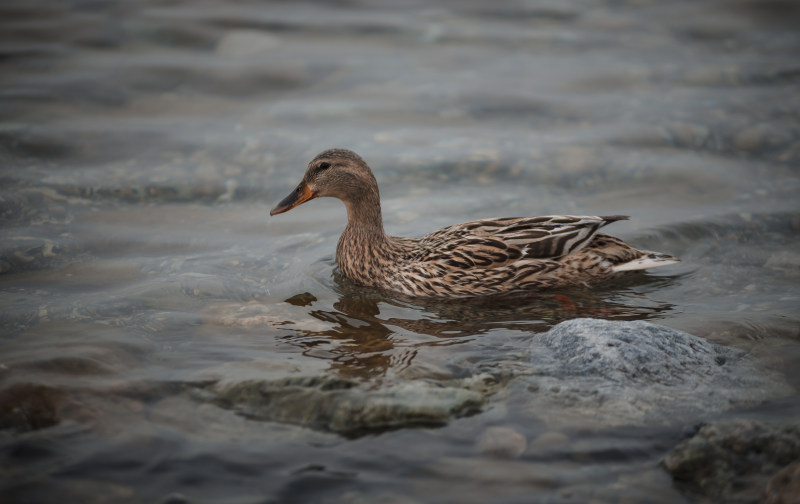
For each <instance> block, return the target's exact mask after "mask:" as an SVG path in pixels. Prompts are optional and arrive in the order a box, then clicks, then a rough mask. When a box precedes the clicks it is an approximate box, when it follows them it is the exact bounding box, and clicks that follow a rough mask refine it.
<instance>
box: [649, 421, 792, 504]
mask: <svg viewBox="0 0 800 504" xmlns="http://www.w3.org/2000/svg"><path fill="white" fill-rule="evenodd" d="M798 458H800V423H797V422H795V423H794V424H778V423H766V422H758V421H753V420H723V421H716V422H709V423H707V424H705V425H704V426H703V427H701V428H700V430H698V431H697V433H696V434H694V435H693V436H692V437H691V438H689V439H687V440H685V441H683V442H681V443H680V444H679V445H678V446H676V447H675V448H673V449H672V451H670V452H669V453H668V454H667V456H666V457H664V460H663V465H664V467H665V468H666V469H667V471H668V472H669V473H670V474H671V475H672V477H673V478H674V479H675V481H676V482H678V483H680V484H682V487H683V488H684V490H685V491H686V492H687V493H689V494H690V495H692V496H697V497H705V498H708V499H711V500H712V501H713V502H731V503H736V502H742V503H744V502H757V501H758V499H759V496H761V497H762V498H763V499H764V501H767V499H768V498H777V497H778V496H780V495H781V494H782V491H783V490H785V489H786V488H789V487H790V486H791V484H792V483H791V481H788V480H789V477H790V474H789V472H791V471H792V470H793V469H791V468H789V467H787V468H786V471H780V472H778V471H779V470H780V469H781V468H783V467H785V466H788V465H789V464H790V463H792V462H793V461H795V460H797V459H798ZM776 472H778V474H776V475H775V477H774V478H773V480H775V481H774V482H773V481H770V476H772V475H773V474H775V473H776ZM783 480H787V481H783ZM768 481H769V482H770V483H772V484H771V485H768ZM795 486H796V483H795ZM771 502H778V501H777V500H773V501H771ZM787 502H792V501H787Z"/></svg>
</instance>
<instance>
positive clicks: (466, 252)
mask: <svg viewBox="0 0 800 504" xmlns="http://www.w3.org/2000/svg"><path fill="white" fill-rule="evenodd" d="M318 196H333V197H337V198H339V199H341V200H342V201H343V202H344V203H345V206H346V207H347V214H348V223H347V227H346V228H345V230H344V232H343V233H342V236H341V238H340V239H339V244H338V246H337V248H336V263H337V265H338V266H339V269H340V270H341V271H342V273H343V274H344V275H345V276H346V277H348V278H350V279H352V280H354V281H356V282H358V283H361V284H363V285H366V286H371V287H377V288H383V289H388V290H392V291H396V292H401V293H404V294H408V295H413V296H439V297H468V296H481V295H488V294H499V293H507V292H514V291H525V290H536V289H545V288H552V287H563V286H569V285H588V284H591V283H595V282H597V281H601V280H605V279H609V278H612V277H615V276H617V275H619V274H620V273H621V272H623V271H629V270H635V269H645V268H651V267H657V266H664V265H667V264H672V263H675V262H677V261H678V259H676V258H675V257H672V256H670V255H667V254H661V253H657V252H650V251H642V250H638V249H636V248H634V247H631V246H630V245H628V244H627V243H625V242H623V241H622V240H619V239H618V238H614V237H612V236H608V235H605V234H599V233H598V230H599V229H600V228H602V227H603V226H605V225H607V224H610V223H612V222H614V221H618V220H623V219H627V217H626V216H621V215H614V216H605V217H595V216H573V215H550V216H544V217H511V218H508V217H507V218H498V219H483V220H478V221H473V222H466V223H463V224H456V225H454V226H449V227H446V228H444V229H441V230H439V231H436V232H433V233H431V234H429V235H427V236H424V237H422V238H420V239H412V238H400V237H394V236H387V235H386V234H385V233H384V231H383V224H382V219H381V209H380V196H379V192H378V185H377V182H376V181H375V177H374V176H373V174H372V171H371V170H370V169H369V167H368V166H367V164H366V163H365V162H364V161H363V160H362V159H361V158H360V157H359V156H358V155H357V154H355V153H353V152H351V151H347V150H343V149H332V150H329V151H325V152H323V153H321V154H319V155H318V156H317V157H316V158H314V160H312V161H311V163H309V166H308V169H307V170H306V174H305V176H304V177H303V181H302V182H301V183H300V185H299V186H298V187H297V189H296V190H295V191H294V192H293V193H292V194H290V195H289V196H287V197H286V198H285V199H284V200H283V201H282V202H281V203H279V204H278V205H277V206H276V207H275V208H274V209H273V210H272V212H271V215H274V214H277V213H282V212H285V211H287V210H289V209H291V208H293V207H294V206H297V205H298V204H301V203H303V202H305V201H308V200H309V199H312V198H315V197H318Z"/></svg>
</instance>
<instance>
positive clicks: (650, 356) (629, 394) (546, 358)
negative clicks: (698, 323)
mask: <svg viewBox="0 0 800 504" xmlns="http://www.w3.org/2000/svg"><path fill="white" fill-rule="evenodd" d="M531 364H532V371H533V374H534V375H533V376H531V377H529V378H527V380H526V383H527V387H528V391H529V392H532V394H531V395H530V402H529V408H530V409H532V410H534V411H535V413H536V415H537V416H539V417H540V418H542V419H543V420H544V421H546V422H549V423H556V424H560V425H563V424H564V423H565V422H566V423H569V422H576V423H578V424H583V423H585V422H586V421H587V420H590V421H591V422H592V425H595V426H597V427H601V428H602V427H609V426H615V425H629V424H643V423H658V424H669V423H672V422H675V421H682V422H685V421H686V419H687V418H691V417H693V416H699V415H701V414H707V413H709V412H717V411H723V410H726V409H729V408H732V407H743V406H748V405H754V404H758V403H760V402H762V401H763V400H765V399H766V398H768V397H775V396H777V395H781V394H784V393H787V392H788V386H787V385H785V384H784V383H783V382H782V381H781V380H780V379H779V378H777V377H772V376H770V375H769V373H768V372H767V371H766V370H761V369H759V367H758V366H757V364H756V362H755V361H753V360H752V359H750V358H749V357H748V356H747V355H746V354H745V352H743V351H741V350H738V349H734V348H728V347H723V346H721V345H717V344H715V343H712V342H710V341H708V340H705V339H703V338H698V337H696V336H692V335H691V334H688V333H685V332H682V331H677V330H674V329H670V328H668V327H663V326H659V325H655V324H651V323H648V322H642V321H637V322H616V321H607V320H596V319H573V320H569V321H566V322H562V323H560V324H558V325H557V326H555V327H553V328H552V329H551V330H550V331H548V332H547V333H544V334H542V335H541V336H539V337H537V338H535V339H534V341H533V343H532V345H531Z"/></svg>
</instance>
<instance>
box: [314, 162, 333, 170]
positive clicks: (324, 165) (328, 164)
mask: <svg viewBox="0 0 800 504" xmlns="http://www.w3.org/2000/svg"><path fill="white" fill-rule="evenodd" d="M330 167H331V164H330V163H320V164H319V166H317V170H319V171H322V170H327V169H328V168H330Z"/></svg>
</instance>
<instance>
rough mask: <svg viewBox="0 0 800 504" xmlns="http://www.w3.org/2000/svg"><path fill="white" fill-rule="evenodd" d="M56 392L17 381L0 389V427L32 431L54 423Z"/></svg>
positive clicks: (55, 419) (56, 419)
mask: <svg viewBox="0 0 800 504" xmlns="http://www.w3.org/2000/svg"><path fill="white" fill-rule="evenodd" d="M57 399H58V393H57V392H56V391H55V390H54V389H52V388H50V387H47V386H44V385H39V384H35V383H18V384H15V385H12V386H11V387H9V388H7V389H5V390H2V391H0V429H14V430H16V431H19V432H26V431H34V430H39V429H44V428H47V427H51V426H53V425H56V424H57V423H58V422H59V421H60V419H59V417H58V412H57V408H56V401H57Z"/></svg>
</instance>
